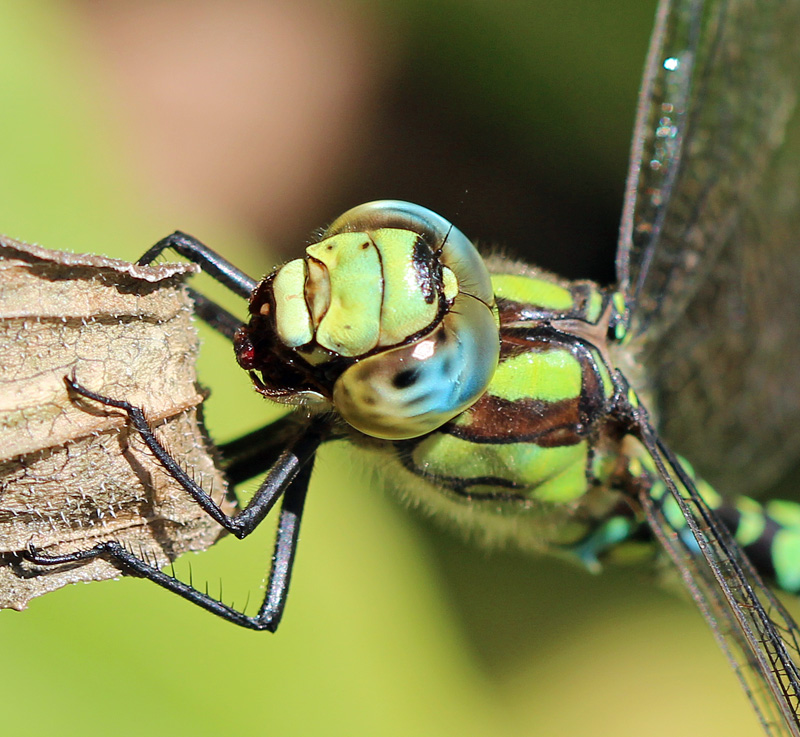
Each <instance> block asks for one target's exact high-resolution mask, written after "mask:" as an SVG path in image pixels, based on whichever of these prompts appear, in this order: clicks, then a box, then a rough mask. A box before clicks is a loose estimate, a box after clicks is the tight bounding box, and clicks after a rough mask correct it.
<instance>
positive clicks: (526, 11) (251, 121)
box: [0, 0, 758, 737]
mask: <svg viewBox="0 0 800 737" xmlns="http://www.w3.org/2000/svg"><path fill="white" fill-rule="evenodd" d="M654 11H655V7H654V2H653V1H652V0H648V1H647V2H641V0H614V2H604V3H597V2H590V1H589V0H565V2H561V3H552V2H545V1H544V0H539V1H533V0H531V1H528V2H505V3H502V4H500V3H489V2H486V1H485V0H461V1H459V2H447V1H446V0H436V1H433V2H423V1H422V0H419V1H418V2H415V1H414V0H407V1H404V2H393V3H388V2H387V3H385V4H382V3H378V2H373V3H362V4H357V3H336V4H331V3H326V2H322V1H321V0H320V1H318V2H315V1H314V0H302V2H298V3H288V2H285V3H268V2H255V1H241V2H229V3H213V2H189V1H188V0H173V1H170V2H166V1H164V2H156V1H153V2H139V3H130V2H103V3H99V2H88V1H85V2H77V1H74V2H54V1H51V2H47V1H46V0H25V1H22V0H20V2H14V0H0V31H1V32H2V44H0V231H2V232H5V233H7V234H9V235H11V236H12V237H16V238H19V239H22V240H26V241H29V242H39V243H41V244H43V245H46V246H48V247H51V248H58V249H67V250H75V251H92V252H99V253H104V254H108V255H113V256H119V257H124V258H129V259H134V258H136V257H137V256H138V255H140V254H141V253H142V252H143V251H144V250H145V249H146V248H147V247H148V246H149V245H150V244H152V243H153V242H155V241H156V240H157V239H159V238H160V237H162V236H163V235H165V234H166V233H168V232H170V231H171V230H174V229H175V228H181V229H184V230H187V231H189V232H191V233H194V234H195V235H197V236H198V237H201V238H202V239H203V240H204V241H205V242H207V243H209V244H211V245H212V246H213V247H215V248H217V249H218V250H220V251H221V252H223V253H224V254H226V255H227V256H228V257H229V258H230V259H231V260H232V261H234V262H235V263H237V264H239V265H241V266H242V267H243V268H244V269H245V270H246V271H249V272H250V273H252V274H253V275H259V274H260V273H263V272H265V271H268V270H269V268H270V267H271V266H272V265H273V264H274V263H275V262H276V261H279V260H281V259H284V258H287V257H289V256H290V255H291V256H296V255H299V253H300V252H301V249H302V247H303V246H304V245H305V243H306V241H307V238H308V237H309V236H310V235H311V234H312V233H313V231H314V229H315V228H318V227H320V226H322V225H324V224H325V223H326V222H327V221H329V220H331V219H332V218H333V217H335V216H336V215H337V214H339V212H341V211H343V210H344V209H346V208H348V207H350V206H352V205H354V204H357V203H358V202H361V201H365V200H369V199H375V198H379V197H397V198H404V199H410V200H413V201H417V202H420V203H421V204H424V205H427V206H429V207H431V208H433V209H434V210H437V211H439V212H441V213H442V214H443V215H445V216H446V217H448V218H450V219H452V220H453V221H454V222H456V223H457V225H458V226H459V227H460V228H461V229H462V230H463V231H464V232H465V233H467V234H468V235H469V236H471V237H473V238H476V239H477V240H479V241H481V242H483V243H496V244H502V245H503V247H504V248H505V249H506V250H507V251H508V252H510V253H513V254H520V255H523V256H524V257H525V258H527V259H530V260H532V261H535V262H537V263H539V264H541V265H545V266H547V267H549V268H552V269H556V270H560V271H561V272H563V273H565V274H566V275H568V276H590V277H594V278H598V279H601V280H603V281H610V280H611V279H613V271H612V264H613V251H614V244H615V238H616V228H617V225H618V218H619V212H620V209H621V199H622V189H623V182H624V176H625V169H626V157H627V150H628V145H629V140H630V134H631V128H632V124H633V115H634V108H635V101H636V92H637V88H638V83H639V77H640V74H641V68H642V64H643V59H644V54H645V51H646V46H647V41H648V38H649V33H650V28H651V25H652V18H653V15H654ZM206 286H208V288H209V289H213V287H212V286H210V285H206ZM215 294H216V292H215ZM239 309H241V308H240V307H239ZM204 335H205V337H206V338H207V340H206V343H205V348H204V352H203V356H202V361H201V366H200V371H201V378H202V380H203V381H204V383H205V384H206V385H208V386H210V387H211V388H212V390H213V395H212V398H211V400H210V402H209V407H208V422H209V428H210V431H211V432H212V434H213V435H214V437H215V438H217V439H219V440H226V439H230V438H232V437H236V436H237V435H238V434H240V433H241V432H242V431H244V430H248V429H251V428H254V427H257V426H258V425H259V424H261V423H263V421H264V419H265V418H266V417H267V416H268V414H269V409H268V408H267V407H266V406H265V405H263V403H261V402H260V401H259V399H258V398H256V397H255V396H254V395H253V394H252V391H251V389H250V386H249V381H248V379H247V377H246V376H245V375H244V374H243V373H242V372H240V371H238V369H237V368H236V367H235V364H234V362H233V358H232V355H231V353H230V348H229V347H228V346H226V345H225V343H224V342H223V341H220V340H218V339H216V338H215V337H214V336H210V335H207V334H204ZM255 537H256V538H258V539H255V540H253V541H248V542H246V543H239V542H236V541H231V540H225V541H223V542H222V543H220V544H219V545H218V546H216V547H215V548H214V549H213V550H212V551H209V552H208V553H206V554H203V555H202V556H194V557H193V558H192V568H193V572H194V579H195V581H197V580H202V579H203V578H207V579H208V580H209V581H210V582H211V590H212V591H214V590H216V587H217V585H218V583H217V582H218V581H219V580H220V579H223V580H224V590H225V598H226V599H227V600H230V599H231V598H233V599H234V600H236V601H238V602H240V603H241V602H243V601H244V598H245V597H246V596H247V592H249V591H250V592H253V595H252V597H251V599H252V600H255V599H256V598H257V597H258V594H257V589H258V586H259V584H260V583H262V582H263V576H264V571H265V567H266V560H267V558H268V555H269V552H268V551H269V550H270V547H271V543H270V541H269V537H270V531H269V530H265V531H264V535H257V536H255ZM179 570H180V571H183V572H184V573H185V572H186V570H187V564H186V563H185V562H184V563H183V564H182V567H179ZM0 713H2V717H0V719H1V721H0V723H1V724H2V728H1V729H2V734H9V735H11V734H23V733H24V734H28V735H51V734H58V735H64V736H66V735H72V734H80V735H83V737H87V736H92V735H100V734H115V735H141V734H151V735H206V734H209V735H210V734H237V735H241V736H242V737H249V735H262V734H267V735H279V736H280V737H284V736H294V735H326V736H328V735H330V736H333V735H348V736H354V735H355V736H358V737H361V736H366V735H381V736H383V735H386V736H389V735H408V734H415V735H431V736H435V737H448V736H449V735H458V737H467V736H470V737H471V736H473V735H509V736H511V735H578V734H580V735H606V734H614V735H641V734H647V735H673V734H676V733H683V734H690V735H739V734H741V735H752V734H755V733H757V731H758V727H757V725H756V722H755V719H754V718H753V717H752V715H751V714H750V711H749V707H748V705H747V703H746V700H745V698H744V696H743V694H742V693H741V692H740V690H739V688H738V685H737V683H736V681H735V679H734V676H733V675H732V673H731V672H729V669H728V667H727V664H726V662H725V660H724V658H723V656H722V655H721V653H720V652H718V650H717V648H716V645H715V644H714V641H713V638H712V636H711V634H710V632H709V631H708V630H707V628H706V626H705V624H704V623H703V621H702V619H701V617H700V615H699V614H698V613H697V612H696V611H695V610H694V608H693V607H692V606H691V605H690V604H689V603H687V602H686V601H684V600H682V599H680V598H678V597H675V596H672V595H670V594H669V593H667V592H664V591H662V590H660V589H658V588H657V587H656V586H655V585H651V584H650V583H649V582H647V581H644V580H642V579H640V578H637V577H635V576H631V575H630V574H627V573H625V572H624V571H623V572H619V571H610V572H608V573H607V574H604V575H602V576H599V577H594V576H591V575H589V574H587V573H585V572H583V571H580V570H576V569H573V568H571V567H569V566H566V565H564V564H561V563H558V562H554V561H549V560H541V559H536V558H533V557H530V556H526V555H522V554H518V553H515V552H514V551H494V552H491V553H487V552H486V551H482V550H477V549H474V548H473V547H472V546H470V545H469V543H468V542H467V541H464V540H462V539H461V537H460V536H459V535H458V534H457V533H451V532H450V531H448V530H443V529H442V528H440V527H439V526H438V525H437V524H436V523H435V522H432V521H430V520H427V519H424V518H422V516H421V515H419V514H417V513H415V512H414V511H413V510H410V511H409V510H406V509H404V508H402V507H401V506H400V505H399V504H397V503H396V502H395V501H394V500H393V499H392V497H391V495H390V494H387V493H386V492H385V490H384V489H383V488H382V487H380V485H377V484H376V483H374V480H373V479H371V478H368V477H367V475H366V474H365V473H361V472H359V471H358V469H354V468H353V467H352V465H351V464H350V463H349V460H348V457H347V454H346V451H344V452H343V451H342V449H336V448H330V449H328V450H327V451H326V452H325V453H324V455H323V457H322V458H321V459H320V461H319V463H318V466H317V470H316V477H315V482H314V483H313V484H312V491H311V494H310V497H309V501H308V505H307V512H306V516H305V520H304V529H303V536H302V541H301V546H300V552H299V557H298V561H297V565H296V568H295V574H294V583H293V587H292V595H291V597H290V600H289V605H288V609H287V613H286V616H285V618H284V622H283V624H282V625H281V628H280V631H279V633H278V634H277V635H275V636H272V635H269V634H255V633H251V632H246V631H239V630H238V629H237V628H235V627H233V626H232V625H229V624H226V623H224V622H222V621H218V620H217V619H216V618H214V617H212V616H211V615H208V614H206V613H204V612H202V611H200V610H198V609H196V608H194V607H192V606H190V605H188V604H186V603H185V602H183V601H181V600H179V599H178V598H176V597H174V596H170V595H169V594H167V593H165V592H163V591H161V590H158V589H157V588H156V587H154V586H153V585H151V584H149V583H148V582H145V581H137V580H125V581H118V582H109V583H103V584H91V585H81V586H74V587H71V588H69V589H66V590H62V591H60V592H56V593H54V594H51V595H49V596H47V597H44V598H43V599H40V600H36V601H34V602H33V603H32V605H31V607H30V609H29V610H28V611H27V612H24V613H15V612H3V613H0Z"/></svg>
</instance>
